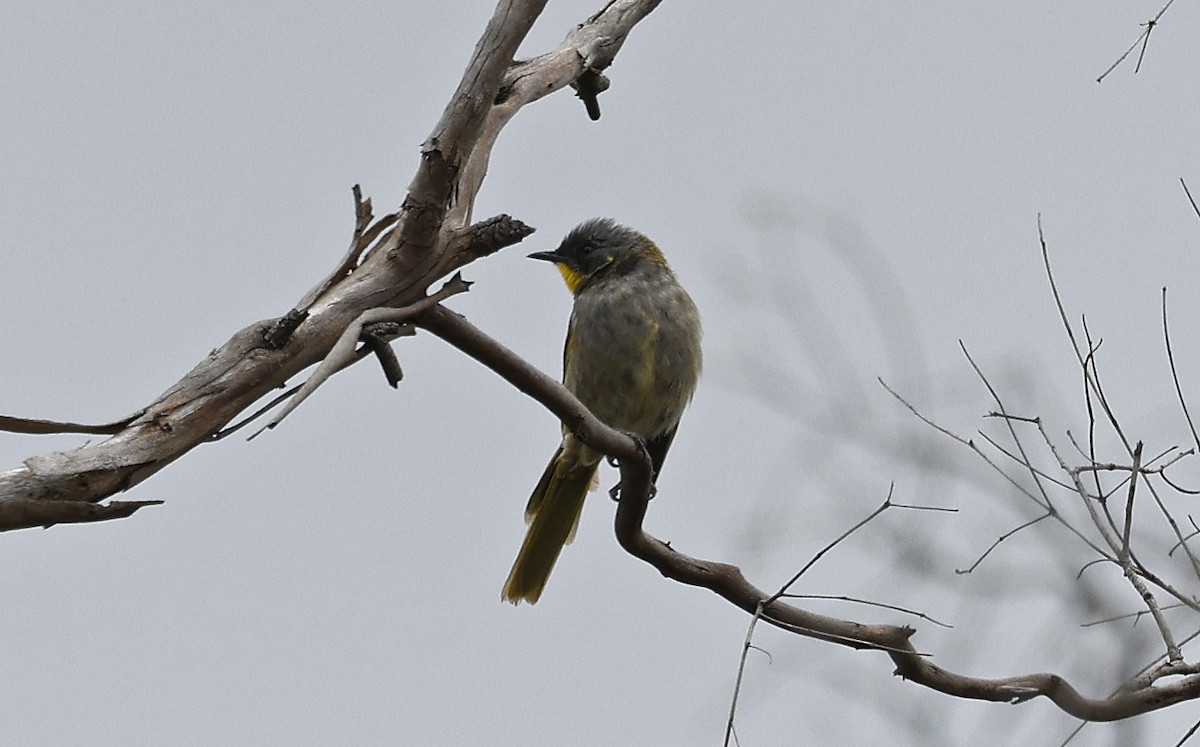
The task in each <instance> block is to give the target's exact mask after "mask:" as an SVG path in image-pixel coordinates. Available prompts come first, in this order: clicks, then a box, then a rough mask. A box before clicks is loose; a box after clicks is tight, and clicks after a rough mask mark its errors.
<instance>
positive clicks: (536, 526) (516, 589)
mask: <svg viewBox="0 0 1200 747" xmlns="http://www.w3.org/2000/svg"><path fill="white" fill-rule="evenodd" d="M565 462H566V460H564V459H563V458H562V448H561V447H560V448H559V450H558V452H557V453H556V454H555V455H554V459H552V460H551V461H550V464H549V466H547V467H546V471H545V473H544V474H543V475H542V479H541V480H540V481H539V482H538V485H537V487H536V488H534V491H533V495H532V496H530V498H529V505H528V507H527V508H526V510H525V518H526V520H527V521H528V522H529V529H528V530H527V531H526V532H525V541H524V542H522V543H521V551H520V552H519V553H517V560H516V562H515V563H513V567H512V570H511V571H510V572H509V574H508V580H507V581H505V582H504V590H503V591H502V592H501V593H500V598H501V599H503V600H504V601H506V602H512V603H513V604H517V603H518V602H522V601H524V602H529V603H530V604H533V603H535V602H537V600H538V598H539V597H541V596H542V589H544V588H546V580H547V579H549V578H550V572H551V571H552V570H554V563H555V561H557V560H558V554H559V553H560V552H562V548H563V545H565V544H566V543H567V542H569V541H570V540H571V538H572V537H573V536H574V534H575V525H576V524H578V523H579V514H580V512H582V511H583V500H584V498H586V497H587V494H588V490H589V489H590V488H591V487H592V483H593V478H594V477H595V474H596V465H595V464H591V465H586V464H577V463H575V464H567V463H565Z"/></svg>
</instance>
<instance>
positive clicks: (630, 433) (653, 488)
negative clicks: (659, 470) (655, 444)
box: [608, 430, 658, 501]
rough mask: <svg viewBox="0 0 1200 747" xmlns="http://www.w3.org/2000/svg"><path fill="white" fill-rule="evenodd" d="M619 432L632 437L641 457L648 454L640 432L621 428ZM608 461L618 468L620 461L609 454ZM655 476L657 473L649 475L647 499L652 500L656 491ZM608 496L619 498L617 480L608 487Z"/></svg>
mask: <svg viewBox="0 0 1200 747" xmlns="http://www.w3.org/2000/svg"><path fill="white" fill-rule="evenodd" d="M621 432H622V433H624V434H625V435H626V436H629V437H630V438H631V439H633V442H634V443H635V444H637V448H638V451H640V452H641V453H642V456H643V458H645V457H647V456H649V454H650V452H649V450H647V448H646V439H645V438H644V437H643V436H642V435H641V434H640V433H634V432H633V431H626V430H622V431H621ZM608 463H609V464H610V465H611V466H613V467H617V468H618V469H619V468H620V466H621V464H620V461H619V460H618V459H616V458H615V457H611V456H610V457H608ZM657 477H658V475H655V474H651V475H650V497H649V499H648V500H653V499H654V496H655V494H657V493H658V487H657V486H656V485H655V484H654V481H655V479H656V478H657ZM608 497H609V498H612V499H613V500H614V501H619V500H621V483H619V482H618V483H617V484H616V485H613V486H612V487H611V488H609V491H608Z"/></svg>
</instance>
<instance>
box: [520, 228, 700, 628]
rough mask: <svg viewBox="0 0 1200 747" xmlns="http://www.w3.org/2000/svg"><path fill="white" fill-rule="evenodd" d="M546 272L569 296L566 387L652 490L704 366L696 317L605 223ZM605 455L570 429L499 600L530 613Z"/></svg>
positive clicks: (656, 260)
mask: <svg viewBox="0 0 1200 747" xmlns="http://www.w3.org/2000/svg"><path fill="white" fill-rule="evenodd" d="M529 257H530V258H532V259H538V260H544V261H547V262H552V263H553V264H554V265H555V266H556V267H557V268H558V270H559V272H560V273H561V274H562V277H563V279H564V280H565V281H566V284H567V288H568V289H569V290H570V291H571V294H572V295H573V296H574V303H573V306H572V309H571V318H570V322H569V323H568V326H567V339H566V343H565V344H564V346H563V384H564V385H565V386H566V388H567V389H568V390H569V391H570V392H571V393H572V394H574V395H575V396H576V397H577V398H578V399H579V401H580V402H581V403H583V405H584V406H586V407H587V408H588V410H590V411H591V412H592V414H594V415H595V416H596V417H597V418H599V419H600V420H601V422H603V423H604V424H606V425H608V426H610V427H612V428H616V429H619V430H622V431H625V432H628V433H630V434H633V435H635V436H637V437H639V438H640V439H641V440H642V441H643V442H644V444H645V447H646V450H647V452H649V455H650V460H651V463H652V465H653V470H654V471H653V477H652V479H654V480H655V481H657V479H658V475H659V473H660V471H661V470H662V466H663V460H664V459H665V458H666V455H667V450H668V449H670V447H671V442H672V441H673V440H674V438H675V432H676V430H677V429H678V428H679V420H680V418H681V417H682V416H683V412H684V409H686V407H687V406H688V404H689V403H690V402H691V400H692V395H693V394H694V392H695V391H696V384H697V382H698V381H699V378H700V371H701V368H702V366H703V356H702V353H701V349H700V340H701V326H700V313H699V311H698V310H697V308H696V304H695V303H694V302H693V301H692V298H691V296H689V295H688V293H687V291H686V290H684V288H683V286H682V285H680V284H679V281H678V280H677V279H676V277H675V273H674V272H672V270H671V268H670V266H669V265H668V264H667V260H666V258H665V257H664V256H663V253H662V251H661V250H659V248H658V247H657V246H656V245H655V243H654V242H653V241H651V240H650V239H649V238H647V237H646V236H645V235H644V234H641V233H639V232H638V231H635V230H634V229H632V228H628V227H626V226H623V225H620V224H618V223H616V222H615V221H614V220H612V219H611V218H593V219H591V220H587V221H584V222H583V223H581V224H579V225H578V226H576V227H575V228H574V229H572V230H571V231H570V232H568V233H567V235H566V237H565V238H564V239H563V240H562V242H561V243H560V244H559V246H558V248H557V249H555V250H554V251H542V252H534V253H533V254H530V255H529ZM603 456H604V455H603V454H601V453H600V452H598V451H596V450H594V449H592V448H590V447H588V446H586V445H585V444H584V443H583V442H582V441H580V440H579V439H578V438H576V437H575V436H574V435H573V434H572V433H571V432H570V431H569V430H568V429H567V428H566V426H563V428H562V442H561V443H560V444H559V446H558V450H557V451H555V452H554V457H553V458H552V459H551V460H550V464H549V465H547V467H546V469H545V471H544V472H543V473H542V477H541V479H540V480H539V481H538V483H537V486H536V487H535V488H534V490H533V494H532V495H531V496H530V497H529V502H528V504H527V505H526V508H525V520H526V523H527V524H528V528H527V529H526V533H525V539H524V541H523V542H522V544H521V549H520V552H519V553H518V554H517V559H516V561H515V562H514V563H513V566H512V571H511V572H510V573H509V574H508V579H507V580H506V581H505V583H504V589H503V591H502V592H501V599H503V600H504V601H508V602H512V603H513V604H519V603H520V602H522V601H524V602H528V603H529V604H534V603H536V602H537V601H538V599H539V598H540V597H541V595H542V591H543V590H544V589H545V586H546V581H547V580H548V579H549V577H550V572H551V571H552V570H553V569H554V564H555V562H556V561H557V560H558V556H559V553H560V552H561V551H562V548H563V545H565V544H567V543H568V542H570V541H571V540H572V539H573V538H574V535H575V528H576V526H577V525H578V523H579V516H580V513H581V511H582V510H583V503H584V499H585V498H586V496H587V494H588V492H589V491H591V490H594V489H595V487H596V484H597V477H596V472H597V467H598V466H599V464H600V460H601V459H602V458H603Z"/></svg>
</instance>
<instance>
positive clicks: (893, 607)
mask: <svg viewBox="0 0 1200 747" xmlns="http://www.w3.org/2000/svg"><path fill="white" fill-rule="evenodd" d="M892 505H893V506H894V507H896V508H900V504H898V503H893V504H892ZM783 596H784V598H785V599H828V600H831V601H835V602H852V603H854V604H865V605H867V606H869V607H879V608H881V609H885V610H895V611H896V612H903V613H904V614H906V615H912V616H913V617H919V618H921V619H922V620H927V621H929V622H931V623H933V624H934V625H937V626H939V627H942V628H953V627H954V626H953V625H951V624H949V623H944V622H940V621H938V620H935V619H934V618H932V617H930V616H929V615H927V614H925V613H924V612H918V611H917V610H911V609H908V608H907V607H898V606H896V605H894V604H885V603H883V602H873V601H871V600H870V599H859V598H857V597H848V596H846V595H844V594H784V595H783Z"/></svg>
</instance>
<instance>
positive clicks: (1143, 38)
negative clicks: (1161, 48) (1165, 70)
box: [1096, 0, 1175, 83]
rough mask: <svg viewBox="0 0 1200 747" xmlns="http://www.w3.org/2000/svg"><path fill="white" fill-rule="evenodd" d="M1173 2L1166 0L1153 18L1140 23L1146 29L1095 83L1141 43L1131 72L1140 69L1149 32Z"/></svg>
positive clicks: (1103, 77) (1102, 79)
mask: <svg viewBox="0 0 1200 747" xmlns="http://www.w3.org/2000/svg"><path fill="white" fill-rule="evenodd" d="M1174 2H1175V0H1167V4H1166V5H1164V6H1163V7H1162V10H1160V11H1158V14H1157V15H1156V16H1154V18H1151V19H1150V20H1149V21H1146V22H1145V23H1143V24H1142V25H1143V26H1145V27H1146V30H1145V31H1143V32H1142V33H1141V34H1139V35H1138V38H1136V39H1134V40H1133V44H1130V45H1129V49H1126V50H1125V53H1124V54H1122V55H1121V56H1120V57H1118V58H1117V61H1116V62H1114V63H1113V64H1111V65H1109V66H1108V69H1107V70H1105V71H1104V72H1103V73H1101V74H1100V77H1099V78H1096V82H1097V83H1102V82H1103V81H1104V79H1105V78H1106V77H1108V74H1109V73H1111V72H1112V71H1113V70H1115V69H1116V67H1117V65H1120V64H1121V63H1122V62H1124V61H1125V58H1126V57H1128V56H1129V54H1130V53H1131V52H1133V50H1135V49H1137V46H1138V44H1141V45H1142V51H1141V53H1140V54H1139V55H1138V61H1137V66H1136V67H1135V68H1134V69H1133V72H1134V73H1135V74H1136V73H1137V72H1138V71H1139V70H1141V69H1142V57H1144V56H1145V54H1146V45H1147V44H1149V43H1150V32H1151V31H1153V30H1154V27H1155V26H1157V25H1158V19H1160V18H1162V17H1163V13H1166V12H1167V8H1169V7H1171V4H1172V3H1174Z"/></svg>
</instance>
